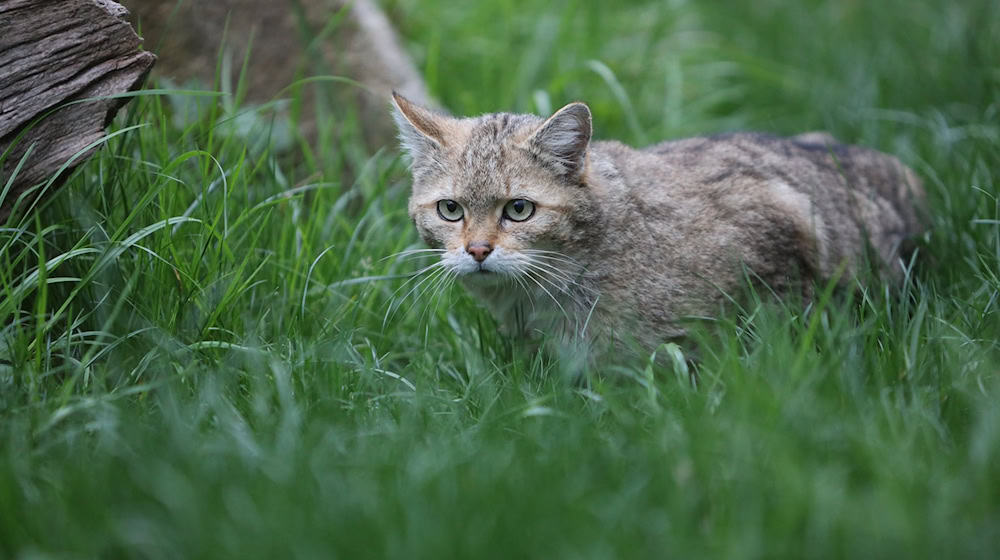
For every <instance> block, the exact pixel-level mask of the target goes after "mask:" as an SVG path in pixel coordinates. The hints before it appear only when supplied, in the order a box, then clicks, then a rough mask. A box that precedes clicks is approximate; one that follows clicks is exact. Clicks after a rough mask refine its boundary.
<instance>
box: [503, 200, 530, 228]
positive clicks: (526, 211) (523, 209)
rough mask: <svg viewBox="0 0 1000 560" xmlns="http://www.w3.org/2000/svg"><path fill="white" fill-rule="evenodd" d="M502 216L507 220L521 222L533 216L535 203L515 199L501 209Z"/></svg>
mask: <svg viewBox="0 0 1000 560" xmlns="http://www.w3.org/2000/svg"><path fill="white" fill-rule="evenodd" d="M503 215H504V217H505V218H507V219H508V220H513V221H515V222H523V221H524V220H527V219H528V218H530V217H532V216H534V215H535V203H534V202H532V201H530V200H525V199H523V198H515V199H514V200H511V201H510V202H508V203H507V204H506V205H505V206H504V207H503Z"/></svg>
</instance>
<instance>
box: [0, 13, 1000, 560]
mask: <svg viewBox="0 0 1000 560" xmlns="http://www.w3.org/2000/svg"><path fill="white" fill-rule="evenodd" d="M751 5H752V6H753V7H750V6H751ZM387 8H388V11H389V13H390V15H391V17H392V18H393V19H394V21H396V22H398V23H399V25H400V29H401V33H402V34H403V36H404V38H405V42H406V44H407V47H408V48H409V49H410V51H411V52H412V53H413V55H414V56H415V57H416V59H417V60H418V63H419V64H420V67H421V68H422V69H424V71H425V75H426V77H427V79H428V82H429V84H430V85H431V87H432V89H433V93H434V94H435V95H437V96H438V97H439V98H440V99H441V100H442V101H443V103H444V104H445V105H446V106H447V107H449V108H450V109H452V110H453V111H454V112H456V113H462V114H465V113H478V112H485V111H494V110H516V111H543V110H547V109H549V108H556V107H558V106H559V105H560V104H562V103H564V102H568V101H571V100H574V99H582V100H586V101H588V102H590V104H591V107H592V108H593V111H594V117H595V129H596V135H597V136H598V137H599V138H618V139H622V140H625V141H629V142H632V143H636V144H641V143H643V142H652V141H655V140H659V139H665V138H670V137H680V136H684V135H692V134H704V133H712V132H719V131H723V130H734V129H757V130H765V131H771V132H775V133H782V134H791V133H795V132H802V131H805V130H815V129H826V130H830V131H832V132H834V133H835V134H836V135H837V136H839V137H841V138H843V139H845V140H849V141H852V142H856V143H860V144H864V145H868V146H873V147H875V148H878V149H882V150H884V151H888V152H892V153H895V154H897V155H898V156H899V157H900V158H901V159H903V160H904V161H906V162H907V163H908V164H910V165H911V166H913V167H914V168H915V169H916V170H917V171H918V172H919V173H920V174H921V175H922V176H923V177H925V179H926V182H927V186H928V191H929V198H930V210H931V212H930V213H931V220H932V223H933V228H932V230H931V232H930V233H929V234H928V235H927V236H926V238H925V239H924V240H922V243H921V249H920V259H919V262H918V263H917V265H916V266H915V267H914V270H913V273H912V275H911V276H910V278H909V279H908V282H907V284H906V285H905V286H904V287H903V288H895V287H886V286H882V285H879V284H878V283H875V284H872V285H869V286H867V288H866V290H864V291H861V292H859V293H858V295H857V296H856V297H852V296H851V295H845V296H842V297H841V296H838V297H835V298H833V299H831V300H825V301H822V302H821V303H820V304H818V305H817V306H815V307H814V308H813V309H811V310H810V312H809V313H802V310H801V309H799V308H797V307H796V306H795V305H794V304H789V305H787V306H783V305H781V304H780V302H774V301H769V300H767V299H765V300H764V301H763V302H756V303H754V304H753V305H749V306H747V307H746V308H744V309H743V310H742V311H739V310H733V311H732V312H731V314H729V315H727V316H724V317H722V318H721V319H720V320H719V321H717V322H716V323H714V324H711V325H706V328H705V329H704V330H703V331H702V332H699V333H697V334H696V335H695V337H694V340H692V341H691V342H690V344H687V345H683V346H682V347H680V348H679V349H675V348H668V347H662V348H661V349H659V355H660V356H661V358H659V359H655V358H652V357H650V358H649V359H646V358H639V359H616V358H615V357H607V358H605V359H603V360H602V361H600V362H599V363H597V364H595V365H594V366H593V367H591V368H590V369H589V370H588V371H587V373H586V375H585V379H584V381H582V382H581V381H579V380H576V379H574V378H573V377H572V375H571V374H570V373H569V372H570V371H572V368H571V367H570V366H568V365H567V362H566V360H561V359H560V358H559V357H558V356H552V355H538V354H536V353H534V352H533V351H532V350H530V349H528V348H525V347H523V346H521V345H519V344H518V342H517V341H514V340H508V339H506V338H504V337H503V336H502V335H499V334H497V331H496V325H495V324H494V323H493V321H492V319H491V318H490V317H489V315H488V314H487V313H486V312H484V311H483V310H481V309H479V308H478V307H477V306H476V305H475V303H474V302H473V301H471V299H470V298H468V297H467V296H466V295H465V294H464V293H462V292H461V291H460V290H458V289H453V290H450V291H448V292H446V293H443V294H441V295H440V296H439V297H438V298H436V299H433V298H429V297H427V298H424V302H423V303H421V302H418V301H415V300H414V298H413V297H412V296H411V297H410V298H409V299H408V300H406V301H405V302H404V305H403V306H402V307H401V309H400V310H399V311H398V312H397V313H395V314H394V315H392V317H391V319H390V320H389V321H385V322H384V319H385V317H386V314H387V311H388V310H389V308H390V305H391V304H392V302H393V301H394V299H393V298H394V296H393V294H394V292H395V291H396V290H397V289H398V288H399V287H400V286H401V285H402V284H403V282H404V280H403V279H401V278H399V276H400V275H404V274H406V273H408V272H411V271H413V270H415V267H416V265H415V264H414V263H413V262H399V261H397V260H395V259H386V258H385V257H386V256H388V255H391V254H393V253H396V252H398V251H401V250H404V249H406V248H414V247H419V242H418V240H417V238H416V235H415V233H414V231H413V229H412V226H411V225H410V224H409V222H408V219H407V216H406V211H405V201H406V197H407V194H408V189H409V177H408V175H407V172H406V169H405V165H404V164H403V163H402V162H401V161H400V159H399V154H398V151H397V149H396V147H395V146H387V147H385V149H382V150H379V151H378V152H377V153H371V151H370V150H369V149H367V148H366V147H365V144H364V143H363V142H362V140H361V135H360V131H359V123H358V117H357V114H356V112H355V111H354V109H353V108H351V107H345V106H342V105H340V104H338V103H336V102H335V101H334V100H335V99H337V98H338V96H337V94H338V93H340V92H342V91H343V89H344V88H349V87H351V86H350V85H347V84H345V83H342V82H337V81H332V80H321V81H317V82H314V83H311V84H309V85H307V86H304V87H308V88H312V89H313V91H314V92H316V93H317V96H316V103H318V104H319V106H320V110H319V112H320V114H322V115H324V119H325V120H324V122H323V123H321V124H322V126H320V127H319V128H320V130H323V131H324V133H323V135H322V136H321V138H320V139H319V145H320V149H318V150H315V151H313V150H307V149H306V148H305V147H304V141H303V140H302V139H301V138H300V137H299V136H298V132H297V131H298V122H297V121H296V119H294V118H292V119H282V118H278V119H273V118H271V115H270V113H268V112H267V110H266V108H258V109H255V108H252V107H240V106H239V104H238V103H237V102H236V100H235V99H234V98H232V97H230V96H226V95H222V96H212V95H208V96H206V95H195V94H193V93H191V92H185V91H180V90H178V91H176V92H173V93H170V94H165V95H157V94H150V95H145V96H141V97H138V98H136V99H135V100H133V101H132V103H131V104H130V105H129V107H128V110H127V111H124V112H123V116H122V117H121V118H120V119H119V120H118V121H116V123H115V124H114V126H113V127H112V133H114V132H120V133H118V134H115V135H114V136H113V137H112V138H109V140H108V141H107V145H106V146H105V148H104V149H103V150H101V151H100V152H99V153H98V154H97V155H96V156H95V157H94V158H93V159H92V160H91V161H89V162H88V163H87V164H86V165H84V166H82V167H81V168H79V169H78V170H76V171H75V172H74V173H73V175H72V177H71V178H70V180H69V181H68V184H67V186H66V187H65V188H63V189H62V190H61V191H60V192H59V194H58V195H57V196H55V197H54V198H52V199H51V201H50V202H49V203H47V204H46V205H45V207H44V208H41V209H38V210H36V211H33V212H31V213H28V214H26V215H24V216H23V217H22V218H21V219H19V220H13V221H11V222H10V223H8V224H6V226H5V228H4V229H2V230H0V249H2V251H0V286H2V290H3V292H2V293H0V315H2V321H0V324H2V325H4V326H3V327H2V331H0V557H11V558H50V557H52V558H56V557H58V558H76V557H79V558H93V557H146V558H160V557H173V558H218V557H224V556H225V557H242V558H256V557H261V558H264V557H287V556H295V557H303V558H306V557H307V558H313V557H330V556H340V557H346V558H353V557H387V556H393V557H406V558H410V557H427V558H430V557H462V558H467V557H499V558H509V557H519V556H525V555H530V556H535V557H566V558H581V557H600V558H617V557H664V556H667V557H680V558H690V557H703V556H716V557H726V558H738V557H746V558H752V557H774V556H786V557H796V558H799V557H904V558H916V557H928V558H940V557H984V558H986V557H993V556H995V555H996V554H997V553H998V549H1000V544H998V543H1000V406H998V404H997V403H998V397H1000V394H998V393H1000V379H998V378H1000V343H998V341H1000V314H998V311H997V307H998V305H1000V301H998V299H1000V202H998V200H1000V199H998V196H1000V184H998V174H1000V149H998V147H997V146H998V142H1000V62H998V61H1000V42H997V40H996V37H997V36H1000V8H998V5H997V4H996V2H993V1H992V0H969V1H966V2H961V3H955V2H946V1H943V0H942V1H935V2H925V3H916V4H914V3H912V2H903V1H902V0H887V1H885V2H879V3H860V2H829V3H819V2H801V3H794V4H788V3H785V2H777V1H766V0H765V1H759V2H754V3H752V4H751V3H745V5H739V6H737V5H734V4H731V3H727V4H723V3H700V4H697V5H693V4H690V3H686V2H668V3H654V4H650V5H643V4H639V3H631V4H629V5H627V6H624V7H620V6H619V5H618V3H608V2H604V3H598V2H593V3H591V2H582V1H577V2H574V1H569V0H567V1H562V2H555V3H551V2H542V1H533V2H521V3H513V2H498V3H473V2H468V3H462V4H461V5H446V4H445V3H436V2H424V1H419V2H418V1H417V0H398V1H396V2H392V3H389V4H388V5H387ZM234 64H238V61H237V62H234ZM325 72H327V70H326V69H323V68H310V69H309V70H308V73H310V74H323V73H325ZM219 89H220V90H222V91H234V90H236V89H237V88H236V87H235V86H232V87H228V86H227V87H221V86H220V88H219ZM292 102H293V105H294V102H295V99H292ZM124 113H127V114H124ZM132 127H136V128H132ZM408 289H409V288H406V290H408ZM406 290H404V291H402V292H399V293H397V294H396V296H395V297H399V296H400V295H401V294H403V293H405V291H406ZM383 323H385V324H383ZM695 347H697V354H698V356H699V360H698V362H697V365H695V366H694V367H695V368H696V371H697V376H698V378H699V383H698V386H697V387H692V386H691V384H690V383H689V382H688V381H687V376H686V375H685V372H684V367H686V364H685V363H684V360H683V356H684V355H692V354H693V353H694V351H695V350H694V349H695ZM671 350H673V354H672V356H673V357H672V358H671V357H667V358H666V359H663V358H662V356H664V355H668V354H670V353H671ZM678 352H680V353H682V355H680V356H678Z"/></svg>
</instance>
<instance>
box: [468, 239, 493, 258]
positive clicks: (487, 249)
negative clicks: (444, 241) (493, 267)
mask: <svg viewBox="0 0 1000 560" xmlns="http://www.w3.org/2000/svg"><path fill="white" fill-rule="evenodd" d="M465 252H466V253H469V254H470V255H472V258H474V259H476V262H483V261H484V260H486V257H487V256H488V255H489V254H490V253H492V252H493V246H492V245H490V244H489V243H486V242H485V241H477V242H475V243H469V244H468V245H466V246H465Z"/></svg>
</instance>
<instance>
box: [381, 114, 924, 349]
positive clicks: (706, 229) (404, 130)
mask: <svg viewBox="0 0 1000 560" xmlns="http://www.w3.org/2000/svg"><path fill="white" fill-rule="evenodd" d="M395 101H396V112H395V115H396V120H397V123H398V125H399V128H400V134H401V138H402V140H403V145H404V147H405V148H406V150H407V151H408V152H409V154H410V155H411V157H412V160H413V167H412V170H413V176H414V184H413V192H412V196H411V200H410V216H411V217H412V219H413V221H414V223H415V224H416V227H417V229H418V231H419V232H420V235H421V236H422V238H423V239H424V240H425V241H426V242H427V244H428V245H430V246H431V247H435V248H440V249H444V250H445V252H443V253H442V255H443V259H444V260H445V261H448V263H447V264H448V266H449V267H454V268H455V270H457V271H459V272H460V274H459V275H460V276H461V278H462V280H463V281H464V283H465V284H466V286H467V287H468V288H469V289H470V290H471V291H472V293H473V294H474V295H476V296H477V297H478V298H479V299H480V300H481V301H482V302H483V303H484V304H485V305H486V306H487V307H489V308H490V309H492V310H493V312H494V313H495V314H496V315H497V316H498V318H499V319H500V320H501V321H502V322H503V323H506V324H507V325H508V326H509V327H511V328H516V329H527V330H533V329H538V330H542V331H545V332H549V333H552V332H554V330H558V331H561V332H564V333H566V334H575V335H580V334H586V336H587V337H588V338H590V337H593V336H595V335H598V336H600V335H604V334H608V333H615V332H627V333H629V334H630V335H631V336H636V337H637V338H639V339H640V340H642V341H643V342H645V343H646V344H649V345H655V344H656V343H658V342H660V341H663V340H665V339H669V338H673V337H677V336H680V335H683V334H684V331H685V319H686V318H688V317H692V316H696V317H697V316H701V317H704V316H715V315H717V314H718V312H719V310H720V307H721V305H722V304H723V303H724V302H725V301H727V300H728V299H729V297H730V295H731V294H734V293H738V292H739V291H740V289H741V286H742V285H743V284H744V283H745V281H746V278H747V276H748V274H749V276H750V277H751V278H753V279H756V280H757V281H758V282H760V283H762V284H764V285H766V286H768V287H769V288H770V289H771V290H773V291H774V292H775V293H777V294H778V295H779V296H780V295H783V294H787V293H789V292H790V291H792V290H800V289H805V290H806V292H805V293H806V295H807V296H808V287H809V286H810V285H811V283H812V281H823V280H825V279H828V278H830V277H831V275H834V274H837V273H838V269H840V270H841V271H842V273H843V276H842V279H843V281H847V280H849V279H850V278H852V277H853V276H854V275H855V274H856V273H857V272H858V271H859V268H860V267H861V266H862V265H863V262H864V254H865V251H866V247H868V246H869V245H868V243H870V247H871V248H872V249H873V251H872V253H873V254H874V255H875V260H877V261H878V262H877V265H878V267H879V268H880V269H881V270H882V271H883V273H884V274H885V276H887V277H888V278H890V279H896V278H898V277H900V275H901V271H902V264H901V260H900V247H901V245H902V243H903V241H904V240H905V239H906V238H907V237H909V236H912V235H914V234H916V233H918V232H919V231H920V230H921V226H920V219H919V216H918V207H919V206H920V205H921V201H922V199H923V189H922V186H921V183H920V180H919V179H918V178H917V176H916V175H915V174H914V173H913V171H911V170H910V169H909V168H907V167H906V166H904V165H903V164H901V163H900V162H899V161H898V160H897V159H895V158H894V157H892V156H889V155H886V154H882V153H879V152H876V151H873V150H868V149H865V148H860V147H856V146H847V145H843V144H840V143H837V142H836V141H835V140H834V139H833V138H832V137H830V136H829V135H828V134H825V133H809V134H804V135H801V136H796V137H793V138H788V139H786V138H777V137H773V136H767V135H762V134H748V133H740V134H727V135H722V136H714V137H708V138H691V139H686V140H678V141H672V142H664V143H660V144H656V145H653V146H650V147H647V148H644V149H641V150H637V149H634V148H631V147H629V146H626V145H624V144H621V143H619V142H614V141H605V142H591V141H590V139H591V118H590V111H589V109H588V108H587V106H586V105H584V104H582V103H573V104H570V105H567V106H566V107H564V108H563V109H561V110H560V111H558V112H557V113H556V114H554V115H553V116H552V117H550V118H549V119H547V120H543V119H541V118H539V117H536V116H533V115H512V114H507V113H498V114H489V115H483V116H480V117H475V118H466V119H456V118H452V117H446V116H443V115H438V114H435V113H432V112H430V111H428V110H426V109H423V108H421V107H418V106H416V105H413V104H412V103H410V102H408V101H406V100H405V99H403V98H401V97H399V96H396V97H395ZM513 198H521V199H526V200H530V201H532V202H534V204H535V208H536V210H535V215H534V216H532V218H530V219H528V220H526V221H523V222H512V221H510V220H507V219H505V218H504V217H503V216H504V214H503V213H502V212H503V210H502V208H503V205H504V204H505V203H506V202H507V201H508V200H510V199H513ZM442 199H449V200H455V201H457V202H459V203H460V204H461V205H462V207H463V209H464V212H465V214H464V216H463V218H462V219H461V220H460V221H459V222H448V221H445V220H443V219H442V218H441V216H439V215H438V213H437V211H436V202H437V201H438V200H442ZM470 243H488V244H489V246H490V247H492V248H494V250H495V249H496V248H500V249H502V250H501V251H497V252H496V255H498V256H496V260H497V262H498V263H499V264H497V265H496V270H495V271H494V272H497V271H500V273H499V274H496V273H494V274H484V273H482V272H481V271H472V272H469V266H472V265H468V263H466V262H465V261H463V260H462V259H465V256H463V253H464V252H465V249H464V248H465V247H468V246H469V244H470ZM532 249H542V250H547V251H555V252H557V253H558V255H555V254H554V253H544V254H537V255H535V258H537V259H544V258H548V259H549V260H535V261H532V260H531V258H529V257H525V252H527V253H530V252H531V250H532ZM547 255H551V256H548V257H546V256H547ZM466 256H467V255H466ZM491 256H492V255H491ZM489 258H491V257H490V256H488V257H487V260H486V261H483V263H485V262H487V261H488V260H489ZM504 258H508V261H509V262H507V261H504V260H503V259H504ZM518 259H521V260H518ZM466 260H468V259H466ZM523 260H527V262H534V263H535V264H536V265H539V266H541V265H545V266H542V267H541V268H531V265H526V264H523V263H522V261H523ZM454 263H459V264H457V265H456V264H454ZM478 266H480V267H483V266H485V265H483V264H481V263H480V264H479V265H478ZM551 268H557V271H554V272H553V271H551V270H550V269H551ZM517 275H520V276H521V278H520V279H516V278H508V276H517ZM533 277H534V278H533ZM543 277H544V278H543ZM518 280H521V281H518ZM531 280H534V281H531ZM546 280H547V281H546ZM802 280H805V281H804V282H803V281H802ZM546 288H547V289H546ZM584 331H586V332H585V333H584Z"/></svg>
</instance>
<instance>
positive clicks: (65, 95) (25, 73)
mask: <svg viewBox="0 0 1000 560" xmlns="http://www.w3.org/2000/svg"><path fill="white" fill-rule="evenodd" d="M127 15H128V11H127V10H126V9H125V8H124V7H122V6H121V5H119V4H117V3H115V2H111V1H109V0H0V154H3V153H4V152H6V151H7V150H8V148H10V152H9V153H8V154H7V156H6V158H5V159H4V161H3V166H2V170H0V189H2V188H3V187H4V186H5V185H6V184H7V182H8V180H9V179H10V177H11V176H12V174H13V171H14V169H15V168H16V167H17V165H18V163H19V162H20V161H21V159H22V157H23V156H24V154H25V153H26V151H27V150H28V149H29V147H32V152H31V154H30V155H29V156H28V158H27V159H25V161H24V163H23V165H22V167H21V169H20V171H19V172H18V173H17V175H16V177H15V178H14V181H13V184H12V188H11V190H10V192H9V193H8V194H7V196H6V198H4V200H3V202H2V205H0V221H3V220H6V218H7V216H8V215H9V213H10V211H11V209H12V207H13V205H14V204H15V203H16V201H17V199H18V197H19V196H20V195H21V193H23V192H25V191H26V190H29V189H31V188H32V187H33V186H36V185H39V184H40V183H43V182H45V181H48V180H49V179H50V178H52V177H53V175H54V174H55V173H57V172H58V170H59V169H60V168H61V167H62V166H63V165H65V164H66V163H67V162H72V163H71V165H70V166H69V167H68V168H67V170H68V169H69V168H72V167H74V166H76V165H79V164H80V163H82V162H84V161H85V160H86V159H87V157H89V156H90V155H91V154H92V153H93V151H94V150H95V149H96V147H93V146H91V147H90V148H88V146H90V145H91V144H93V143H94V142H97V141H98V140H99V139H100V138H102V137H103V136H104V134H105V131H104V129H105V128H106V127H107V125H108V123H110V121H111V119H112V118H113V117H114V115H115V113H116V112H117V111H118V109H119V108H121V107H122V106H123V105H124V104H125V103H127V102H128V99H129V98H116V99H96V100H88V101H83V102H77V103H73V102H74V101H78V100H83V99H89V98H93V97H102V96H109V95H113V94H118V93H123V92H127V91H132V90H134V89H136V88H138V87H139V86H141V85H142V82H143V80H144V79H145V77H146V75H147V74H148V72H149V70H150V68H152V66H153V63H154V61H155V60H156V57H155V56H154V55H153V54H152V53H150V52H146V51H140V50H138V49H139V44H140V42H141V39H140V38H139V37H138V36H137V35H136V34H135V32H134V31H133V30H132V27H131V26H130V25H129V24H128V22H127V21H126V19H125V18H126V16H127ZM40 118H41V119H40ZM39 119H40V120H39ZM65 175H66V173H63V176H65ZM57 184H58V183H54V184H53V185H52V188H54V187H55V186H57ZM49 192H51V190H50V191H49ZM24 207H25V203H22V204H21V205H20V206H19V209H20V210H23V209H24Z"/></svg>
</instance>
